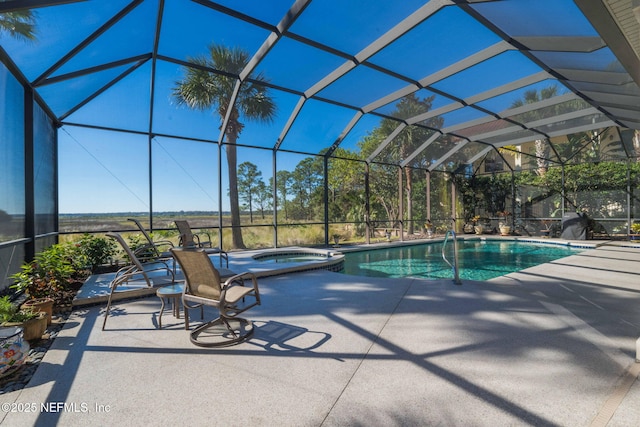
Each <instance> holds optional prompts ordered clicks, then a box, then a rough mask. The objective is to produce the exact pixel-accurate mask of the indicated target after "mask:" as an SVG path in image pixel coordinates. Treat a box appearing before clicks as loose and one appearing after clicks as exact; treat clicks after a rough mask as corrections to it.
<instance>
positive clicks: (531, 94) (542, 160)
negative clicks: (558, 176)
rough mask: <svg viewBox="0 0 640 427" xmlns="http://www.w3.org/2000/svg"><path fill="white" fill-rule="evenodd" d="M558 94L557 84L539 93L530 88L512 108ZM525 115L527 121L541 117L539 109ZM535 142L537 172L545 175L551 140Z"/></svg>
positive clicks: (537, 140)
mask: <svg viewBox="0 0 640 427" xmlns="http://www.w3.org/2000/svg"><path fill="white" fill-rule="evenodd" d="M557 94H558V87H557V86H549V87H546V88H543V89H541V90H540V92H539V93H538V91H537V90H536V89H532V90H528V91H526V92H525V93H524V96H523V98H522V99H518V100H516V101H514V102H513V103H512V104H511V108H517V107H522V106H524V105H526V104H533V103H536V102H540V101H543V100H545V99H549V98H553V97H554V96H556V95H557ZM523 117H524V118H525V120H526V121H533V120H536V119H539V118H540V117H539V115H538V113H537V111H531V112H528V113H525V114H524V115H523ZM534 144H535V149H536V163H537V166H538V169H537V173H538V175H540V176H543V175H544V174H545V173H546V172H547V169H548V167H549V159H548V157H549V152H548V148H549V141H548V140H547V139H536V140H535V142H534Z"/></svg>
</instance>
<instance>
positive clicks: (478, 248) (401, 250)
mask: <svg viewBox="0 0 640 427" xmlns="http://www.w3.org/2000/svg"><path fill="white" fill-rule="evenodd" d="M582 250H584V249H579V248H573V247H569V246H565V245H553V244H536V243H526V242H519V241H508V242H505V241H497V240H494V241H491V240H465V241H462V240H460V241H458V255H459V257H458V267H459V274H460V278H461V279H466V280H489V279H493V278H495V277H499V276H504V275H505V274H509V273H513V272H515V271H520V270H523V269H525V268H529V267H533V266H536V265H539V264H543V263H545V262H550V261H553V260H556V259H558V258H562V257H565V256H569V255H573V254H576V253H578V252H580V251H582ZM447 258H448V259H449V260H450V261H451V262H453V244H452V243H450V244H448V246H447ZM343 273H345V274H351V275H355V276H369V277H419V278H423V279H447V278H450V279H453V271H452V269H451V267H450V266H449V265H448V264H446V263H445V262H444V261H443V259H442V243H431V244H422V245H413V246H403V247H394V248H387V249H374V250H368V251H362V252H347V253H345V262H344V270H343Z"/></svg>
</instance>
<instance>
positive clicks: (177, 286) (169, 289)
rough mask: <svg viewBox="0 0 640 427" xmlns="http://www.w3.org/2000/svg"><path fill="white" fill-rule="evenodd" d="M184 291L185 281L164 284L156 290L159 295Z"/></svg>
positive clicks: (173, 294) (171, 294) (176, 293)
mask: <svg viewBox="0 0 640 427" xmlns="http://www.w3.org/2000/svg"><path fill="white" fill-rule="evenodd" d="M183 291H184V283H174V284H173V285H169V286H163V287H162V288H159V289H158V290H157V291H156V295H158V296H175V295H181V294H182V292H183Z"/></svg>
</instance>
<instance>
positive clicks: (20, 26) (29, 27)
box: [0, 0, 36, 40]
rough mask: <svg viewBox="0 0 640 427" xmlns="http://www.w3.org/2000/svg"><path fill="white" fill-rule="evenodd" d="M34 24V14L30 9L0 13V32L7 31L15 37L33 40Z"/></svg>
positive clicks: (34, 36)
mask: <svg viewBox="0 0 640 427" xmlns="http://www.w3.org/2000/svg"><path fill="white" fill-rule="evenodd" d="M3 1H4V0H3ZM35 26H36V16H35V14H34V12H32V11H31V10H28V9H25V10H18V11H13V12H5V13H0V32H5V33H8V34H9V35H10V36H11V37H13V38H15V39H25V40H35V39H36V30H35Z"/></svg>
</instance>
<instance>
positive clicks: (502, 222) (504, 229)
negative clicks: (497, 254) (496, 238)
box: [498, 211, 511, 236]
mask: <svg viewBox="0 0 640 427" xmlns="http://www.w3.org/2000/svg"><path fill="white" fill-rule="evenodd" d="M510 215H511V212H508V211H502V212H498V217H499V218H500V219H499V220H498V228H499V229H500V235H502V236H508V235H509V234H511V226H510V225H508V223H507V218H508V217H509V216H510Z"/></svg>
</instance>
